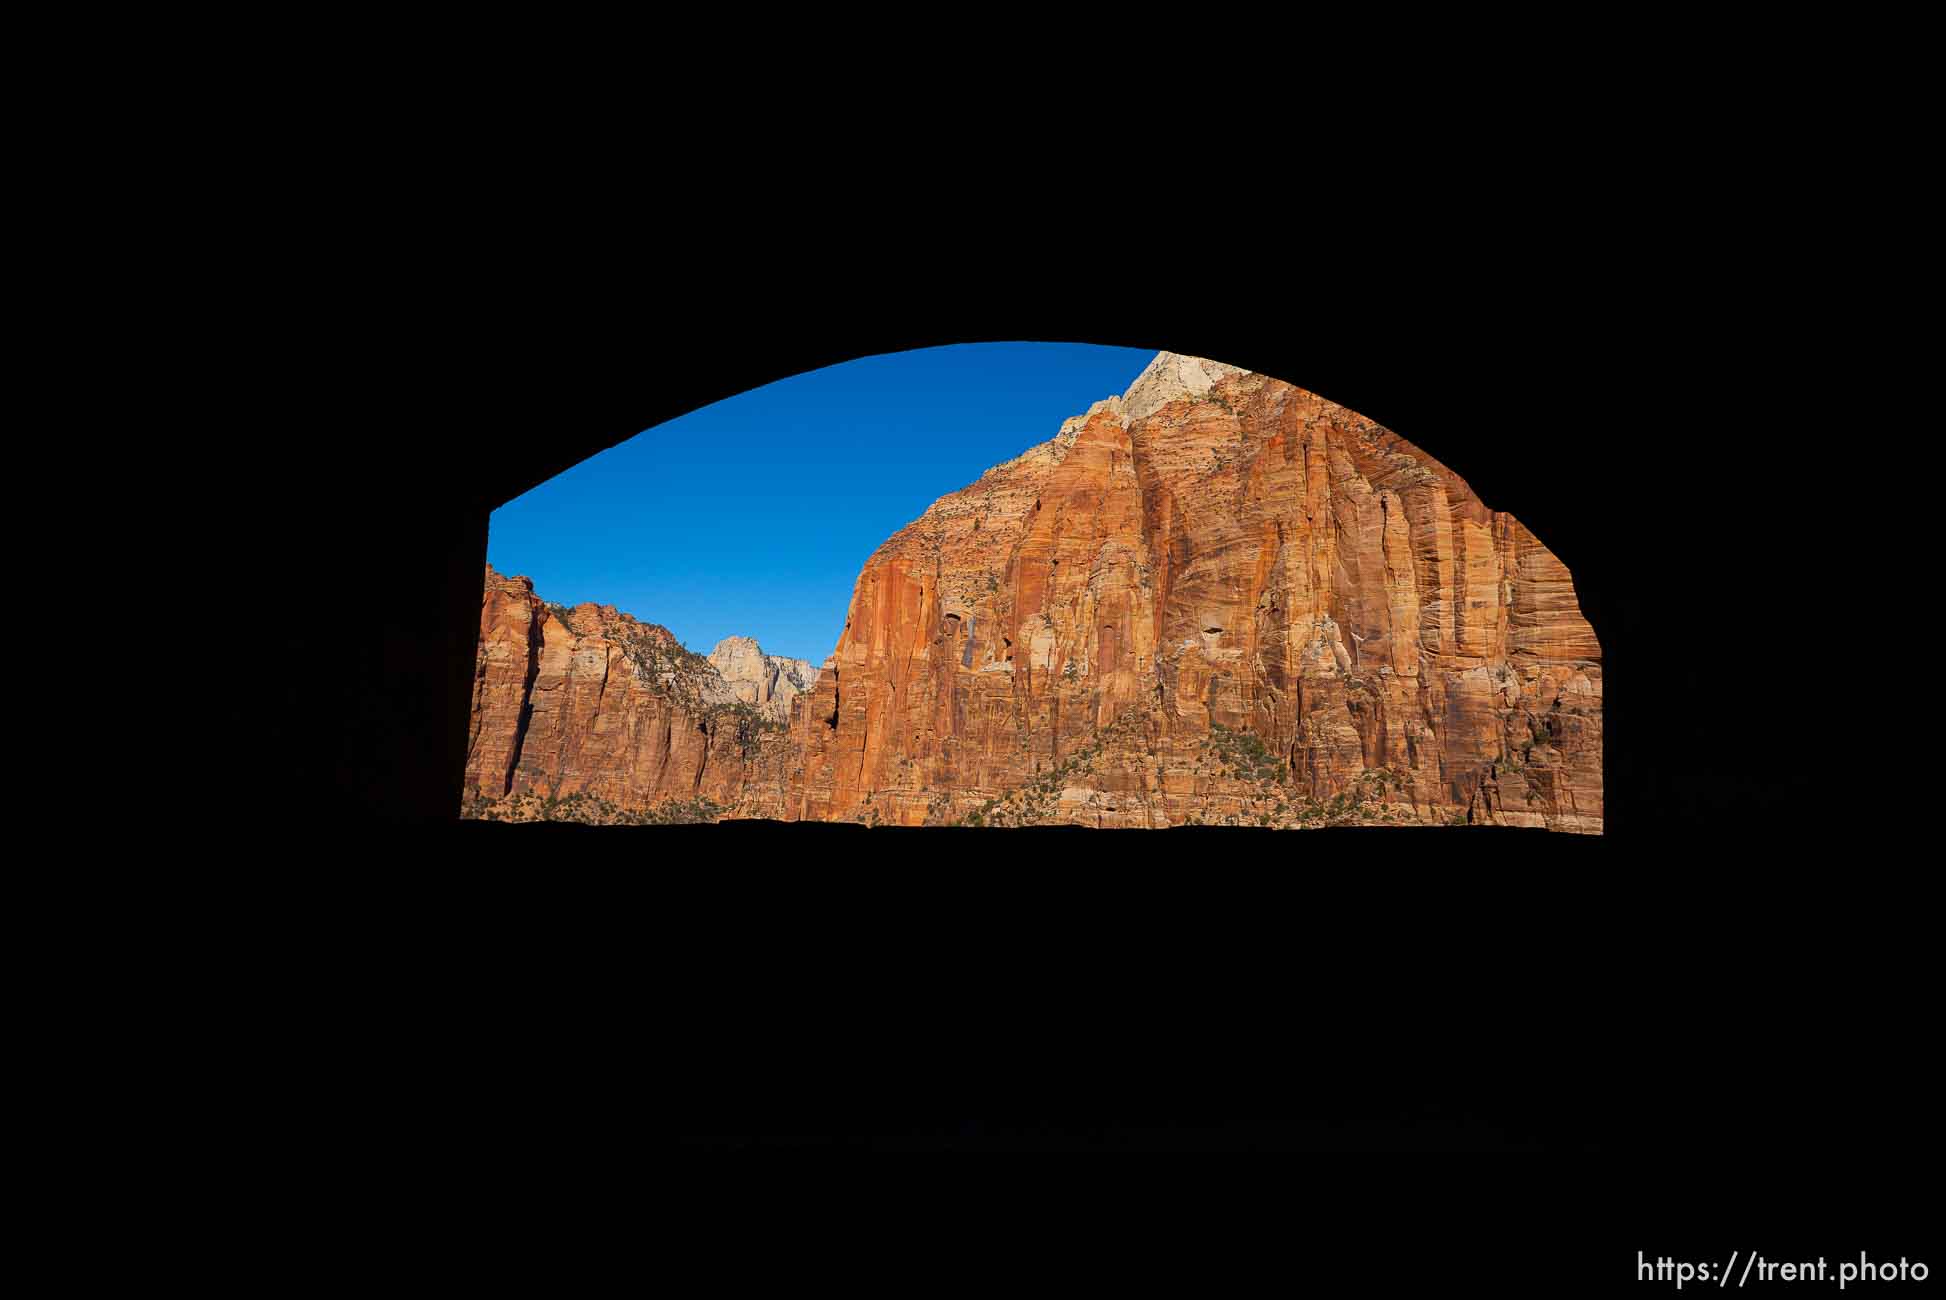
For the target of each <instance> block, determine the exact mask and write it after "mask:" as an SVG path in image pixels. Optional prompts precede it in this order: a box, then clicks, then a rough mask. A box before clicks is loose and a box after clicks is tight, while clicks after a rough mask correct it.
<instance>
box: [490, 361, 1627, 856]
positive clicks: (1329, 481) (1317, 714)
mask: <svg viewBox="0 0 1946 1300" xmlns="http://www.w3.org/2000/svg"><path fill="white" fill-rule="evenodd" d="M495 579H497V575H491V574H490V575H489V582H488V589H487V601H486V607H485V609H484V610H483V614H482V644H481V676H480V681H479V684H478V688H477V690H476V704H475V736H474V748H473V751H472V757H471V758H470V760H469V767H468V775H469V779H471V778H472V777H473V775H474V773H475V770H476V767H477V769H478V770H479V772H480V773H481V774H482V775H483V776H488V777H490V776H491V775H492V773H493V772H494V771H496V770H498V768H499V767H501V766H504V765H505V764H507V763H508V762H509V761H510V756H511V755H517V762H516V764H515V773H516V775H515V780H516V781H518V780H520V779H523V778H522V777H520V775H519V771H520V769H522V768H525V769H528V770H529V771H530V772H533V773H543V772H559V773H561V774H562V775H563V776H565V777H567V778H568V779H573V780H591V781H599V782H602V783H604V784H603V786H602V788H604V789H607V788H612V789H616V790H618V791H634V792H635V794H634V795H633V796H631V797H638V798H650V797H656V798H668V797H674V796H673V794H671V793H669V792H672V791H675V790H678V789H681V788H683V785H684V782H685V781H689V782H692V784H691V785H690V787H689V788H691V789H693V790H699V791H700V790H705V789H706V790H708V791H710V792H712V793H711V795H710V797H711V798H712V799H713V800H715V802H718V803H721V804H725V805H728V806H731V807H732V808H733V812H732V815H745V816H771V817H782V818H786V819H818V820H864V821H871V822H879V823H886V824H900V825H921V824H929V823H930V824H938V823H942V822H953V821H959V820H974V821H978V822H980V823H984V824H996V823H997V824H1003V825H1004V824H1041V823H1061V822H1069V823H1079V824H1084V825H1090V826H1168V825H1179V824H1183V823H1185V822H1189V821H1195V822H1200V823H1204V824H1208V823H1212V822H1226V821H1235V822H1241V823H1246V824H1253V825H1255V824H1269V825H1280V826H1310V825H1324V824H1345V823H1364V822H1369V823H1392V822H1408V823H1419V824H1424V823H1428V822H1431V823H1444V822H1452V821H1470V822H1475V823H1482V822H1485V823H1494V824H1501V825H1517V826H1547V827H1551V828H1554V829H1559V830H1569V831H1582V832H1599V831H1600V830H1601V824H1602V821H1601V819H1602V796H1601V680H1602V672H1601V650H1600V647H1599V645H1597V644H1596V641H1595V637H1594V633H1593V630H1592V629H1591V628H1590V627H1589V625H1588V623H1587V621H1586V620H1585V619H1583V618H1582V616H1581V613H1580V610H1579V608H1578V607H1577V605H1576V602H1575V595H1574V586H1573V582H1572V580H1571V578H1570V577H1569V575H1568V573H1567V571H1566V569H1565V568H1563V567H1562V565H1561V564H1560V562H1559V561H1558V560H1556V559H1555V558H1554V556H1553V555H1552V554H1551V553H1549V552H1548V550H1547V548H1546V547H1544V546H1543V545H1541V543H1540V542H1539V541H1538V540H1537V539H1535V537H1534V536H1533V535H1532V534H1531V533H1529V532H1528V531H1527V529H1526V528H1524V527H1523V526H1522V525H1521V524H1520V523H1519V521H1518V520H1516V519H1514V518H1513V517H1512V516H1510V515H1506V514H1502V513H1499V512H1495V511H1492V510H1489V509H1488V508H1487V507H1486V506H1485V505H1484V504H1483V503H1482V502H1481V501H1480V500H1479V498H1478V497H1476V496H1475V495H1474V494H1473V493H1472V491H1471V490H1470V489H1469V488H1468V487H1467V486H1466V484H1464V483H1462V482H1461V481H1460V480H1459V479H1458V478H1457V477H1456V476H1455V475H1454V474H1453V473H1452V472H1451V471H1449V470H1448V469H1446V467H1445V466H1443V465H1441V464H1439V462H1437V461H1435V460H1434V459H1433V458H1432V457H1430V456H1428V455H1426V454H1425V453H1424V452H1422V451H1420V450H1419V449H1418V448H1416V447H1414V446H1413V445H1412V444H1411V443H1409V442H1406V441H1405V440H1404V439H1402V438H1400V437H1399V436H1398V435H1396V434H1394V433H1392V432H1391V431H1389V430H1387V429H1384V428H1382V427H1380V426H1378V425H1376V424H1374V423H1373V422H1371V421H1370V420H1367V419H1365V418H1364V417H1362V416H1360V415H1358V414H1356V413H1355V412H1352V411H1349V410H1346V409H1345V408H1343V407H1340V406H1337V405H1335V404H1333V403H1331V402H1327V401H1325V400H1324V399H1322V398H1320V397H1317V396H1316V395H1314V394H1312V393H1309V392H1306V391H1304V390H1303V389H1299V388H1296V387H1293V386H1291V385H1289V384H1285V383H1281V382H1279V381H1277V380H1272V379H1268V378H1265V377H1263V376H1261V375H1255V374H1250V373H1248V372H1244V371H1240V370H1237V369H1236V368H1235V367H1232V366H1225V365H1221V364H1218V363H1214V362H1208V361H1203V360H1201V359H1198V358H1189V357H1179V356H1176V355H1174V354H1171V353H1163V354H1161V355H1160V356H1158V357H1157V358H1156V359H1155V361H1154V362H1153V363H1151V365H1150V366H1149V367H1148V368H1147V369H1146V370H1145V371H1144V372H1143V373H1142V375H1141V376H1140V377H1138V378H1137V380H1136V381H1135V383H1134V384H1132V385H1131V386H1130V388H1129V390H1128V392H1127V393H1126V394H1125V395H1123V396H1122V397H1111V398H1108V399H1105V400H1104V401H1101V402H1098V403H1096V404H1095V406H1094V407H1092V408H1091V409H1090V410H1089V411H1088V412H1087V413H1086V414H1084V415H1080V416H1076V417H1074V418H1073V419H1070V420H1068V421H1067V422H1066V423H1065V424H1063V425H1062V426H1061V429H1060V432H1059V433H1058V434H1056V436H1055V437H1054V438H1053V439H1052V440H1050V441H1048V442H1046V443H1042V444H1041V445H1039V446H1037V447H1034V448H1031V449H1030V450H1028V451H1027V452H1025V453H1024V454H1022V455H1021V456H1019V457H1017V458H1015V459H1014V460H1012V461H1009V462H1007V463H1006V464H1003V465H999V466H996V467H995V468H993V469H991V470H989V471H987V473H986V474H984V475H982V476H981V478H980V480H979V481H978V482H976V483H974V484H972V485H970V486H968V487H966V488H963V489H961V490H960V491H958V492H954V493H952V494H950V495H948V496H945V497H942V498H941V499H940V500H939V501H937V502H935V503H934V504H933V506H932V507H931V508H930V509H928V510H927V511H926V513H925V514H924V515H922V516H921V517H920V518H919V519H918V520H916V521H915V522H913V523H912V524H910V525H908V526H907V527H906V528H904V529H902V530H901V531H900V532H899V533H898V534H896V535H895V536H894V537H892V538H891V539H890V540H889V541H887V542H886V543H885V544H884V545H883V546H881V547H880V548H879V550H878V551H877V552H876V553H875V554H874V555H873V556H872V557H871V559H870V560H869V561H867V563H866V565H865V568H864V571H863V572H862V573H861V574H860V576H859V579H858V584H857V586H856V588H855V590H854V592H853V595H852V601H851V606H850V609H849V613H848V617H847V620H846V624H845V629H844V632H843V633H842V635H841V637H840V639H839V643H838V647H837V650H836V652H835V653H834V654H833V655H832V657H831V658H830V659H829V660H828V661H827V662H826V665H825V668H824V671H823V672H822V673H821V674H818V675H817V676H816V677H815V679H814V681H811V680H808V679H807V680H806V684H808V685H809V687H810V689H809V690H808V691H801V688H798V686H797V682H796V681H792V683H791V685H792V686H793V688H795V689H794V690H793V692H792V693H791V694H788V695H787V694H785V693H784V692H783V691H782V690H781V689H780V687H779V684H778V681H777V680H776V679H775V678H772V677H770V676H768V675H767V674H768V673H769V669H768V668H767V667H760V666H758V665H759V662H760V661H765V660H766V657H764V656H762V655H761V652H759V651H757V650H756V647H755V643H754V642H747V640H746V639H742V638H732V640H731V641H726V642H725V643H723V644H722V645H719V646H718V647H717V652H716V653H715V654H713V655H712V656H711V660H710V661H701V660H698V661H697V662H699V663H703V664H704V665H705V666H706V667H711V668H713V669H722V668H724V666H725V665H726V664H727V665H728V669H727V670H726V671H712V673H711V674H710V677H711V681H712V682H713V685H712V686H709V687H708V689H709V690H715V691H717V692H719V693H721V694H720V696H712V695H709V694H708V693H707V690H706V689H705V688H704V686H703V685H700V684H699V685H697V687H696V690H695V692H694V697H695V703H694V704H693V705H692V704H689V703H688V702H687V701H688V700H689V698H690V697H689V696H686V695H685V696H682V697H681V698H677V697H676V695H674V694H672V695H670V696H668V697H666V698H665V697H657V696H655V692H654V691H653V690H652V689H649V690H648V696H647V697H642V698H638V697H637V695H635V694H633V693H632V692H633V691H634V689H635V688H634V687H632V686H631V685H630V683H629V682H628V680H627V675H626V674H624V675H623V679H622V681H621V693H620V697H619V699H618V700H617V701H616V702H607V701H608V700H609V696H608V695H607V694H606V689H605V688H599V687H595V686H593V685H592V684H593V683H594V682H595V681H596V679H597V677H598V676H599V677H600V678H601V680H603V681H606V680H609V679H610V678H611V677H613V675H614V664H615V656H616V655H617V654H621V653H622V651H620V650H617V649H616V648H615V645H616V642H615V641H614V640H613V639H612V637H613V636H614V635H622V636H623V637H624V638H626V637H634V638H636V639H637V640H640V639H641V638H643V637H645V636H646V637H648V638H649V641H650V642H652V643H653V644H654V645H657V646H661V645H664V642H663V641H661V640H659V639H657V638H655V637H654V636H653V635H652V634H653V633H660V636H661V638H666V639H667V645H673V644H674V638H673V637H669V634H668V633H667V632H664V631H663V630H662V629H660V628H648V627H647V625H641V624H636V623H634V620H632V619H627V616H625V615H616V614H615V613H614V611H613V610H612V609H609V608H607V607H595V606H592V605H584V606H582V607H581V610H577V611H575V612H574V614H573V619H574V622H575V631H576V632H591V633H595V634H597V635H596V640H601V641H603V642H604V644H605V645H606V646H607V647H608V648H607V649H602V648H601V647H599V646H597V645H596V644H594V643H593V642H592V641H591V642H589V643H588V644H586V645H584V644H582V642H581V640H579V639H574V638H571V637H570V636H569V634H568V632H567V631H566V629H556V630H555V631H554V632H552V633H549V631H548V628H549V625H550V623H551V622H552V620H550V619H548V618H546V617H541V616H537V615H535V614H534V613H533V612H532V610H533V607H537V606H538V602H532V605H531V606H530V607H529V612H528V613H526V614H522V613H521V612H520V610H519V609H518V608H517V606H518V604H519V601H518V600H516V599H515V597H516V596H518V595H520V594H521V593H514V592H508V591H504V590H502V591H501V592H500V593H499V595H500V596H501V598H502V603H501V604H500V605H498V606H496V603H495V602H496V587H495ZM498 581H499V583H501V584H502V585H503V586H504V584H506V583H507V582H508V581H509V580H506V579H498ZM512 581H514V582H516V583H517V582H520V581H522V580H512ZM524 598H525V599H527V600H529V601H532V596H531V589H528V590H527V591H526V592H525V594H524ZM583 610H586V611H594V614H593V615H590V619H591V620H594V621H593V622H591V625H590V627H589V628H583V627H582V623H583V622H584V621H588V620H584V619H583V617H582V613H581V611H583ZM595 615H598V616H599V618H598V619H595ZM537 617H539V618H540V621H539V624H538V626H539V631H538V632H537V631H536V630H535V619H536V618H537ZM523 620H525V621H523ZM642 629H646V630H642ZM489 634H491V635H490V636H489ZM736 642H742V643H743V644H733V643H736ZM624 644H629V643H628V642H626V640H624ZM522 647H527V648H526V649H525V650H523V649H522ZM490 649H491V653H490ZM677 649H678V650H679V649H680V647H677ZM690 658H691V659H695V658H696V657H695V656H690ZM795 662H798V663H801V662H802V661H795ZM803 667H804V668H808V667H809V665H803ZM523 674H531V680H532V683H533V684H532V686H530V687H528V688H526V689H527V694H528V696H529V697H530V698H531V701H532V702H533V704H534V707H533V709H532V712H531V716H530V718H529V720H528V721H527V723H526V724H525V725H526V738H525V739H523V740H521V741H519V742H518V743H516V742H515V741H514V740H513V739H511V738H510V737H513V736H515V735H518V734H519V727H520V723H519V719H518V717H517V716H516V712H517V711H516V710H515V708H514V701H516V700H518V699H519V698H521V690H522V688H521V687H520V685H519V683H520V682H521V681H522V680H524V678H523ZM576 674H579V675H578V676H577V675H576ZM672 680H673V679H672ZM645 689H647V688H645ZM671 689H672V690H673V688H671ZM590 690H593V691H594V698H595V702H594V703H593V704H590V703H587V702H586V696H587V695H588V693H589V691H590ZM800 691H801V693H800ZM780 697H782V698H783V700H784V701H785V707H787V708H788V710H789V714H788V717H789V722H788V734H787V736H782V735H780V736H776V737H772V736H770V735H768V734H766V735H764V736H763V737H761V743H759V744H757V745H755V746H753V745H751V744H750V743H749V735H748V732H747V728H746V731H745V734H744V736H743V739H742V742H741V745H740V748H738V747H733V748H734V752H735V756H736V761H735V762H731V761H729V755H728V754H725V753H722V752H719V751H720V750H721V748H722V746H723V741H722V738H721V732H722V730H723V727H722V718H723V716H724V715H723V714H721V713H720V712H719V713H718V714H716V715H714V716H715V717H716V718H717V724H718V725H717V731H716V732H715V733H712V732H711V731H710V730H709V727H708V725H704V726H703V731H702V733H701V734H699V735H697V736H696V737H695V739H693V740H692V739H689V738H687V737H680V738H679V737H678V734H677V733H678V732H680V731H682V726H683V724H685V723H692V722H695V721H696V717H694V716H691V715H684V717H683V718H682V719H681V720H680V721H679V720H678V719H677V718H676V717H675V716H674V711H676V710H678V709H679V708H693V709H694V710H697V711H700V712H707V711H708V710H710V709H712V708H716V709H719V710H720V708H721V706H722V704H723V703H724V702H725V701H732V702H735V701H740V702H742V703H743V704H744V705H745V706H746V707H750V708H758V707H765V706H775V705H776V703H777V701H778V700H779V698H780ZM658 699H661V700H663V702H661V703H658V702H657V700H658ZM781 711H782V710H781V709H778V710H777V712H778V713H781ZM773 716H776V714H773ZM604 718H605V719H608V721H607V722H605V723H604V722H602V719H604ZM706 723H707V720H705V724H706ZM536 728H538V731H537V730H536ZM690 730H691V731H692V732H694V731H695V728H694V727H693V726H692V727H691V728H690ZM699 742H706V743H699ZM556 754H559V755H562V757H561V758H558V759H557V758H555V757H552V756H553V755H556ZM570 755H572V756H574V757H573V758H572V759H570V757H569V756H570ZM564 764H565V765H564ZM638 765H647V767H648V769H649V771H650V772H651V773H653V775H652V777H651V776H649V775H643V774H639V773H637V772H636V771H635V769H636V767H637V766H638ZM524 779H528V780H534V779H537V778H536V777H534V776H529V777H527V778H524Z"/></svg>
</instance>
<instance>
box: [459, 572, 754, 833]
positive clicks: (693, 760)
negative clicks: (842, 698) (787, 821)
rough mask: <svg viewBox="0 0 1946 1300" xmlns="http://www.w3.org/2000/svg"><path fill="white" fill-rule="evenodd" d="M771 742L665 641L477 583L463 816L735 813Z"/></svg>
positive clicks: (599, 611) (632, 622) (726, 688)
mask: <svg viewBox="0 0 1946 1300" xmlns="http://www.w3.org/2000/svg"><path fill="white" fill-rule="evenodd" d="M781 740H782V735H781V731H780V729H778V728H777V726H776V725H775V723H773V722H770V721H768V720H767V719H765V718H764V717H763V715H762V714H761V713H760V712H759V711H758V710H756V709H754V708H752V707H751V706H750V705H747V704H743V703H741V702H740V701H739V700H738V698H737V694H736V691H735V689H734V688H733V686H732V685H731V684H730V683H727V682H725V681H724V680H723V678H722V676H721V675H720V674H719V673H718V672H717V670H716V668H715V667H714V666H713V665H712V664H711V663H710V662H709V661H708V660H707V659H704V658H703V657H702V656H700V655H696V654H692V653H690V652H689V651H688V650H685V649H684V648H683V647H682V645H681V644H680V643H678V642H677V640H676V638H675V637H674V636H673V635H672V634H671V633H670V632H669V631H668V629H666V628H662V627H658V626H656V625H655V624H653V623H642V622H638V621H637V620H636V619H634V618H632V617H630V616H629V615H627V614H623V613H620V612H618V611H617V610H616V609H615V607H614V606H612V605H595V604H592V603H589V604H583V605H580V606H577V607H576V608H574V609H572V610H569V609H565V608H562V607H561V606H558V605H555V606H550V605H546V604H544V603H543V602H542V601H541V600H540V599H539V598H538V597H537V596H536V595H535V594H534V584H533V583H532V582H531V581H529V580H528V579H526V578H507V577H503V576H501V575H500V574H498V573H496V572H494V571H493V569H492V568H491V567H490V566H489V567H488V569H487V572H486V590H485V596H484V599H483V600H482V602H481V608H480V645H479V651H478V668H477V671H476V673H475V677H474V686H473V711H472V721H471V726H470V734H469V736H468V744H467V758H466V778H465V783H466V800H467V802H466V811H467V812H468V813H469V814H470V815H476V816H477V815H485V814H488V813H491V814H493V815H496V816H503V817H516V818H525V817H531V816H543V815H569V814H572V815H576V816H579V817H582V818H584V819H587V820H642V819H647V820H667V819H682V820H695V819H698V818H707V817H713V816H715V815H716V814H717V813H718V812H719V811H721V810H723V809H726V808H731V807H734V805H735V804H736V802H737V798H738V794H739V792H740V790H741V789H742V786H743V783H744V780H745V776H746V772H747V771H748V770H750V769H752V768H754V767H755V766H756V765H758V764H759V763H760V762H761V761H763V757H764V755H766V754H771V755H772V758H771V761H772V762H773V763H776V762H779V761H781V759H780V758H779V757H777V756H776V754H775V751H776V750H777V749H778V746H779V744H780V742H781Z"/></svg>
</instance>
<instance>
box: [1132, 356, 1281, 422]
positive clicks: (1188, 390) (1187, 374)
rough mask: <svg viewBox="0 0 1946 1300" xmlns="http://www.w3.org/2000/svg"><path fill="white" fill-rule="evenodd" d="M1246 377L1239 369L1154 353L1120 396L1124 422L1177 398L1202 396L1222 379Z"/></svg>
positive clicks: (1147, 414)
mask: <svg viewBox="0 0 1946 1300" xmlns="http://www.w3.org/2000/svg"><path fill="white" fill-rule="evenodd" d="M1249 373H1250V372H1249V371H1247V370H1245V369H1243V368H1242V367H1240V366H1227V365H1224V364H1223V363H1222V362H1221V361H1208V360H1205V359H1204V358H1202V357H1185V356H1181V355H1179V354H1177V353H1174V352H1158V353H1156V355H1155V360H1153V361H1151V362H1149V364H1148V367H1147V368H1146V369H1145V370H1143V371H1142V373H1141V374H1139V375H1137V376H1136V377H1135V382H1134V383H1132V384H1130V385H1129V386H1128V391H1127V392H1126V393H1124V394H1122V407H1123V409H1124V412H1125V418H1126V419H1129V420H1140V419H1144V418H1146V417H1148V416H1150V415H1153V414H1154V413H1155V412H1156V411H1158V410H1160V409H1161V408H1163V407H1164V406H1167V405H1168V404H1169V403H1170V402H1173V401H1176V400H1178V399H1180V398H1185V397H1188V398H1195V397H1201V396H1203V395H1204V394H1205V393H1207V392H1209V390H1210V389H1211V387H1213V386H1214V385H1215V383H1216V381H1217V380H1218V379H1220V378H1222V377H1223V376H1224V375H1246V374H1249Z"/></svg>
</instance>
